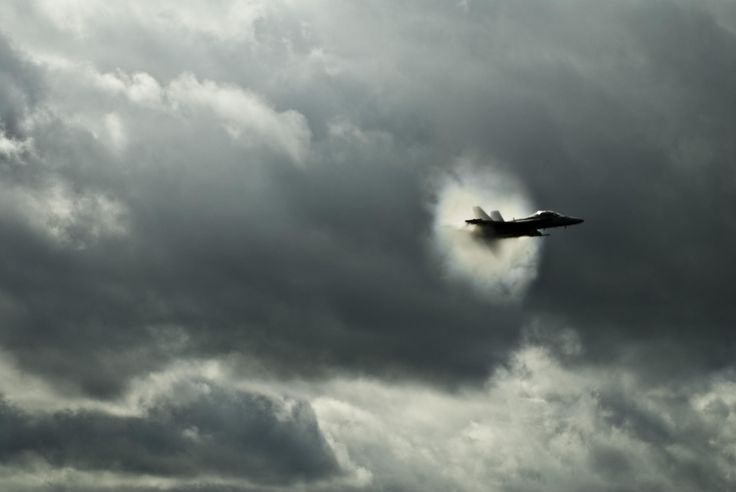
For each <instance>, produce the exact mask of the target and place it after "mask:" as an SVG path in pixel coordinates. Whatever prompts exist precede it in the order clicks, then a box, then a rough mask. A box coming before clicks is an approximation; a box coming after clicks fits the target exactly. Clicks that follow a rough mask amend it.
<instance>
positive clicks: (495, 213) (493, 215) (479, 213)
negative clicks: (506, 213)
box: [473, 207, 503, 222]
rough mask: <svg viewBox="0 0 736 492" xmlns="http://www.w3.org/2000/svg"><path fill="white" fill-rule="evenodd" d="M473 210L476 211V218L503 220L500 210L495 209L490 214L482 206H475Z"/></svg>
mask: <svg viewBox="0 0 736 492" xmlns="http://www.w3.org/2000/svg"><path fill="white" fill-rule="evenodd" d="M473 212H475V218H476V219H483V220H491V221H493V222H503V217H501V212H499V211H498V210H494V211H492V212H491V215H488V214H487V213H485V211H484V210H483V209H482V208H480V207H473Z"/></svg>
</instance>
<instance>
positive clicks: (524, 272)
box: [433, 158, 542, 301]
mask: <svg viewBox="0 0 736 492" xmlns="http://www.w3.org/2000/svg"><path fill="white" fill-rule="evenodd" d="M437 190H438V192H437V200H436V203H435V205H434V206H435V209H434V224H433V240H434V243H435V247H436V250H437V252H438V253H439V255H440V257H441V259H442V262H443V266H444V268H445V269H446V271H447V274H448V275H449V276H451V277H455V278H459V279H462V280H465V281H468V282H471V283H472V284H473V285H474V286H475V287H476V288H477V289H479V290H480V291H481V293H483V294H487V295H491V296H493V298H494V300H504V301H517V300H519V299H520V298H521V297H522V296H523V295H524V293H525V292H526V290H527V288H528V287H529V285H530V284H531V282H532V281H533V280H534V279H535V278H536V276H537V268H538V264H539V254H540V251H541V244H542V242H541V240H540V238H514V239H503V240H500V241H489V240H487V239H485V238H483V237H482V236H481V235H480V233H479V231H478V229H477V227H476V226H469V225H467V224H465V219H467V218H470V217H472V215H473V207H474V206H476V205H477V206H480V207H482V208H483V209H484V210H486V211H491V210H499V211H500V212H501V214H502V215H503V216H504V218H505V219H506V220H510V219H512V218H514V217H520V216H524V215H527V214H529V213H530V212H531V211H532V206H531V204H530V201H529V199H528V198H527V195H526V192H525V190H524V188H523V186H522V185H521V184H520V183H519V182H518V181H517V180H516V179H515V178H514V177H513V176H510V175H509V174H508V173H506V172H503V171H501V170H500V169H499V167H498V166H496V165H493V164H490V165H489V164H486V165H482V164H480V163H478V162H474V161H473V160H472V159H467V158H462V159H459V160H458V161H457V162H456V163H455V166H454V168H453V170H452V171H451V172H449V173H446V174H444V175H443V176H442V177H441V178H440V179H439V182H438V186H437Z"/></svg>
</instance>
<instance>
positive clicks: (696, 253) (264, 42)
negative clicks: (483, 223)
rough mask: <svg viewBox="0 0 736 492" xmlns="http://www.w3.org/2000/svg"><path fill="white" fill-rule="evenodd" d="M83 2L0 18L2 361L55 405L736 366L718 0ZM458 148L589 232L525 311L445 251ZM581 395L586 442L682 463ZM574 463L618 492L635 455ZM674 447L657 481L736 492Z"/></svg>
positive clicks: (640, 419)
mask: <svg viewBox="0 0 736 492" xmlns="http://www.w3.org/2000/svg"><path fill="white" fill-rule="evenodd" d="M54 5H57V6H54ZM77 7H78V8H75V9H71V8H65V7H64V5H63V3H55V4H52V3H49V2H8V3H5V4H4V5H3V6H2V7H0V11H2V13H3V18H5V19H8V21H7V23H6V26H5V27H4V29H5V36H6V39H3V40H2V41H0V65H2V67H3V71H2V74H0V118H1V121H2V134H0V239H1V241H0V323H2V329H0V345H1V346H2V349H3V350H4V351H5V352H6V353H7V354H8V356H9V357H10V358H11V359H12V360H13V361H14V362H15V363H16V364H17V365H18V367H19V368H21V370H22V371H26V372H28V373H32V374H34V375H38V376H40V377H42V378H44V379H45V380H47V381H49V382H50V383H51V384H53V385H55V387H56V388H57V389H58V391H59V392H63V393H65V394H68V395H71V396H72V397H82V396H86V397H91V398H98V399H104V400H107V401H115V400H116V399H118V398H122V397H124V395H125V394H126V390H127V389H128V388H129V386H130V384H131V382H132V381H135V380H137V378H142V377H145V376H146V375H147V374H150V373H151V372H152V371H157V370H160V369H161V368H163V367H166V366H168V365H169V364H171V363H174V362H175V361H178V360H180V359H182V358H213V359H217V358H222V357H228V358H229V360H231V361H232V362H233V364H234V366H236V367H238V368H239V371H240V374H241V375H243V377H252V376H254V375H257V376H258V377H261V376H264V375H267V376H268V377H274V378H277V379H278V378H285V379H287V380H293V379H294V378H302V377H303V378H306V379H308V380H310V381H313V382H314V381H320V380H322V379H323V378H328V377H329V378H331V377H347V376H345V375H346V374H348V375H351V376H360V375H367V376H371V377H379V378H382V379H383V380H385V381H387V384H388V383H390V382H394V381H395V380H400V381H407V380H409V381H414V382H418V381H422V382H423V383H430V384H439V385H444V387H446V388H447V387H451V388H453V389H459V388H461V387H463V386H464V385H466V384H471V385H478V384H481V383H482V382H483V381H485V380H486V378H487V376H488V374H489V373H492V372H493V371H494V370H495V371H499V370H503V368H504V367H506V365H508V363H509V356H510V354H512V353H513V352H514V350H517V349H518V347H519V346H520V344H521V342H522V341H523V340H524V339H525V337H526V338H527V339H529V338H531V339H533V340H535V341H536V342H538V343H544V344H546V345H547V346H548V347H549V349H550V350H553V351H556V353H557V354H558V356H559V357H561V358H562V359H563V360H564V361H565V363H567V364H570V367H575V368H578V369H581V370H583V369H585V370H587V369H590V368H591V367H594V368H595V367H603V368H611V369H612V368H616V367H619V366H620V365H625V366H626V367H629V368H631V371H632V373H631V374H632V376H631V377H633V378H635V379H637V381H638V382H639V383H641V384H642V385H643V386H642V388H644V387H645V386H646V385H645V384H644V382H645V381H646V384H648V385H651V387H652V388H657V387H658V386H657V385H664V386H665V387H669V386H668V385H671V384H672V383H673V381H674V382H676V383H677V384H682V385H683V386H686V387H687V388H688V389H689V390H692V391H694V392H697V390H699V389H701V386H702V385H704V384H705V383H704V381H706V380H707V378H708V375H709V374H711V373H712V372H713V371H719V370H724V369H727V368H728V367H729V366H731V365H732V364H733V362H732V357H731V354H732V352H733V348H734V344H733V343H734V337H733V335H732V334H731V332H732V329H731V325H732V322H733V319H734V317H735V316H734V315H735V314H736V313H734V307H733V302H732V300H731V295H730V287H731V279H732V278H733V277H734V273H736V272H734V267H733V265H732V262H729V261H728V258H730V255H731V251H732V250H733V249H734V247H736V230H734V228H735V227H736V225H735V223H734V221H733V220H732V219H731V217H730V211H731V210H733V208H734V205H735V203H734V197H736V189H735V188H734V183H736V180H734V179H733V178H734V176H733V168H734V167H733V166H732V165H731V164H733V160H734V155H735V154H734V150H735V149H734V144H733V128H734V118H735V117H734V114H736V113H734V111H733V109H734V108H733V106H734V96H733V94H732V90H731V87H733V86H734V83H733V82H734V76H735V75H734V74H736V71H734V66H733V65H734V61H733V59H732V58H733V57H732V53H733V52H734V48H736V46H734V43H735V41H734V39H735V38H734V32H735V31H734V29H735V27H734V26H736V22H735V21H734V19H736V15H735V13H734V10H733V7H732V6H731V5H730V4H729V3H727V2H720V1H717V0H714V1H708V2H698V3H695V2H692V1H685V0H683V1H655V2H644V1H632V2H628V1H626V2H624V1H620V2H612V3H608V4H606V5H605V6H602V5H597V4H593V3H592V2H584V1H580V0H565V1H561V2H556V3H554V4H550V3H549V2H542V1H530V2H509V1H488V2H472V1H471V2H460V3H458V4H457V5H455V4H453V3H451V2H450V3H447V2H429V3H427V2H421V5H420V4H419V3H412V2H409V3H402V4H401V5H396V4H395V2H393V3H392V2H383V3H381V2H379V3H372V4H370V5H363V4H355V5H351V4H344V3H337V2H330V1H316V2H313V3H308V4H306V3H305V4H300V5H287V4H282V3H281V2H268V3H263V4H259V3H253V2H251V3H244V2H243V3H241V2H232V3H228V4H227V8H225V7H223V9H221V10H220V11H213V10H211V9H209V8H207V7H206V6H204V4H192V5H190V6H189V7H188V8H180V6H179V5H178V3H174V2H172V3H167V2H161V3H158V2H157V4H156V5H155V6H143V5H136V4H122V3H121V4H116V5H115V6H111V7H109V8H106V9H101V8H99V6H98V5H96V4H94V3H89V4H84V5H79V6H77ZM468 155H470V156H473V160H474V162H475V163H476V164H477V166H478V172H477V175H478V182H482V180H483V176H485V174H486V173H487V172H491V171H493V172H496V171H497V172H499V173H502V174H506V175H509V176H511V177H513V179H514V180H515V181H518V183H520V184H521V187H522V188H523V190H524V192H525V193H526V194H527V195H528V196H527V197H525V198H526V201H524V200H521V201H520V200H518V199H519V198H520V197H515V198H516V199H517V200H516V202H518V203H528V204H529V205H528V206H529V207H532V205H533V206H535V207H540V208H542V207H543V208H551V209H557V210H559V211H561V212H565V213H570V214H574V215H580V216H582V217H584V218H585V219H586V223H585V224H584V225H582V226H580V227H577V228H574V229H570V230H569V231H564V232H563V231H561V232H559V233H557V232H555V233H554V234H553V237H550V238H545V239H544V248H543V249H541V250H540V251H541V252H540V253H539V255H538V256H534V257H533V259H534V261H531V262H527V263H525V269H526V270H524V272H523V275H522V276H523V278H522V280H523V282H521V284H520V285H521V287H519V289H517V290H518V291H519V292H520V293H521V294H522V295H520V296H519V299H518V302H516V303H508V302H501V301H499V300H498V297H497V296H496V295H491V294H489V293H488V292H489V291H488V290H486V291H484V290H483V289H480V290H479V289H478V288H477V286H478V285H487V284H488V278H487V276H488V272H489V271H493V269H492V268H485V269H482V268H478V269H473V268H472V265H471V266H468V265H466V266H465V270H464V271H465V273H466V275H465V277H463V276H462V275H460V276H453V275H448V274H447V270H446V268H445V266H446V265H444V264H443V263H442V261H440V259H438V257H437V251H436V244H434V243H433V239H432V238H433V232H434V229H433V227H434V224H435V219H436V217H435V216H434V213H435V211H436V210H438V208H437V207H436V205H437V203H438V202H441V198H442V196H438V194H441V193H442V190H441V189H439V188H438V186H437V183H438V182H442V179H441V177H446V176H453V175H456V174H457V172H458V169H457V163H458V162H459V161H461V160H462V158H463V157H464V156H468ZM491 163H492V166H493V167H494V169H493V170H491V168H490V166H491ZM470 174H471V175H470V176H467V177H466V178H464V179H467V180H469V181H472V180H473V173H470ZM438 177H439V178H438ZM507 198H508V197H504V200H506V199H507ZM487 201H489V202H491V201H493V197H488V199H487ZM511 201H512V202H513V201H514V200H511ZM483 205H484V206H487V207H489V208H492V207H493V204H492V203H487V204H485V203H484V204H483ZM503 211H504V210H502V212H503ZM531 211H532V210H529V212H531ZM468 212H469V211H468ZM485 266H487V265H485ZM509 271H510V272H512V273H515V274H518V273H519V269H513V268H511V269H510V270H509ZM468 272H470V273H468ZM468 279H470V281H468ZM517 284H518V282H517V283H514V278H513V276H512V275H511V274H509V277H507V278H504V282H501V283H500V285H502V286H508V285H517ZM560 330H563V333H568V334H569V333H577V336H578V338H576V339H575V343H576V344H577V345H576V348H575V350H571V349H570V345H569V344H568V343H566V342H564V343H563V342H560V341H559V339H558V337H557V334H558V332H559V331H560ZM520 384H521V383H520ZM599 403H600V405H601V408H602V409H603V408H604V409H605V411H606V412H609V413H608V414H607V415H608V416H607V418H606V419H603V420H601V423H600V428H599V429H597V431H598V432H609V431H611V430H612V429H613V430H617V429H618V430H622V431H625V432H627V433H630V434H632V435H634V436H636V438H637V439H638V440H639V441H641V442H645V443H648V444H647V445H648V446H653V447H654V446H661V447H668V446H670V447H671V446H673V445H675V446H680V447H683V448H687V446H686V444H685V442H686V440H685V439H682V438H675V437H674V436H675V435H679V436H681V435H682V434H680V433H679V432H680V431H681V430H682V429H672V428H670V427H667V426H666V425H664V424H663V422H665V421H666V419H662V418H661V416H652V415H650V414H648V413H647V411H646V409H645V408H643V407H641V406H640V405H638V404H637V402H636V401H631V398H630V397H629V396H628V395H621V394H618V393H615V392H613V393H612V394H606V395H603V396H601V397H600V400H599ZM667 404H668V405H670V408H672V409H677V408H680V407H679V405H680V402H677V401H670V402H667ZM218 405H219V403H218V404H213V408H215V407H218ZM662 406H663V407H665V406H667V405H664V404H662ZM8 408H10V409H11V410H8V412H10V414H13V415H15V414H17V412H15V410H13V409H12V408H13V407H8ZM13 412H15V413H13ZM18 415H20V414H18ZM153 417H154V415H153V414H151V415H149V416H148V418H149V419H150V418H153ZM13 418H17V419H20V420H19V422H21V423H23V422H26V423H27V422H29V421H30V420H29V419H30V417H27V416H26V417H18V416H16V417H13ZM70 418H71V417H70ZM74 418H81V417H79V416H75V417H74ZM96 418H103V417H100V416H97V417H96ZM104 418H105V419H112V417H109V416H105V417H104ZM157 418H158V417H157ZM177 418H179V417H177ZM48 422H51V420H48ZM54 422H55V421H54ZM65 422H66V421H65ZM75 422H76V421H75ZM111 422H112V421H111ZM115 422H118V424H119V423H120V422H122V420H116V421H115ZM136 422H138V421H136ZM678 422H682V423H683V424H682V425H685V426H687V424H686V423H685V422H689V420H688V419H686V418H684V417H683V420H678ZM118 424H115V425H118ZM23 425H26V424H23ZM28 425H30V424H28ZM53 425H55V424H53ZM53 425H52V424H51V423H48V426H49V428H51V427H52V426H53ZM59 425H61V424H59ZM63 425H71V424H69V423H68V422H67V423H64V424H63ZM74 425H77V424H74ZM85 425H86V424H85ZM120 425H122V424H120ZM131 425H143V424H131ZM154 430H155V429H154ZM693 432H695V431H693ZM709 435H710V434H709ZM113 437H114V436H113ZM699 439H701V438H700V437H698V438H694V440H693V441H692V442H693V445H692V447H691V448H688V449H691V450H692V449H697V450H700V451H701V452H703V453H705V452H706V451H704V450H705V449H706V448H707V446H705V445H704V444H702V443H703V442H705V441H703V440H699ZM673 443H674V444H673ZM547 444H549V443H547ZM699 446H700V447H699ZM226 447H227V446H226ZM62 448H63V446H61V445H59V449H60V451H59V452H60V453H62V452H63V449H62ZM377 448H378V449H381V446H377ZM228 449H229V448H228ZM678 449H680V448H678ZM589 451H590V453H589V458H590V466H592V467H593V468H594V469H596V470H599V471H600V473H601V474H602V475H603V476H608V477H609V479H610V477H614V476H615V475H617V474H620V473H623V470H626V469H627V467H631V466H634V465H632V462H631V460H628V459H627V458H626V454H625V453H622V451H621V449H620V448H618V447H616V446H615V445H614V444H611V443H603V444H601V445H600V446H598V445H592V446H591V448H590V450H589ZM62 454H63V453H62ZM676 455H677V453H674V454H673V452H672V451H671V450H670V451H666V452H665V451H663V452H662V453H660V454H658V455H657V456H659V458H657V459H659V460H660V461H658V462H657V463H659V464H662V467H663V468H661V469H665V468H664V467H665V465H664V464H666V463H675V464H676V465H677V466H679V465H682V466H683V469H684V470H685V471H684V472H683V477H684V476H687V477H691V478H692V481H691V482H688V481H687V480H689V479H685V478H683V483H691V484H692V487H693V488H696V485H697V486H701V487H702V488H704V489H707V488H710V489H718V488H719V487H722V486H723V484H724V483H727V482H724V481H723V480H724V479H723V478H722V476H721V475H719V474H720V473H721V472H720V471H719V470H720V469H718V470H714V469H713V468H712V467H710V465H708V464H707V463H701V462H699V464H697V465H693V467H688V466H686V464H683V462H679V461H676V460H677V459H679V458H677V456H679V455H677V456H676ZM652 459H654V458H652ZM668 460H670V461H668ZM671 460H675V461H671ZM154 461H155V460H154ZM159 465H160V464H159ZM159 465H157V466H159ZM676 465H671V466H676ZM105 466H106V465H105ZM105 466H103V465H100V467H99V468H100V469H104V468H105ZM161 466H163V465H160V466H159V468H161ZM657 466H659V465H657ZM655 468H656V467H655ZM161 469H163V468H161ZM656 469H657V470H660V468H656ZM387 470H389V469H388V468H386V469H384V472H386V473H388V474H394V473H396V474H399V473H400V470H395V469H391V470H389V471H387ZM411 473H413V472H409V474H411ZM416 473H420V472H419V471H417V472H416ZM519 473H520V474H523V473H525V472H523V470H522V471H520V472H519ZM530 473H531V472H530ZM538 473H542V474H544V471H541V472H538ZM550 473H551V472H550ZM527 478H528V479H529V480H530V481H533V480H534V474H533V473H532V474H531V475H529V476H528V477H527ZM596 480H597V479H596ZM450 482H451V480H450ZM655 482H656V480H655ZM397 483H400V485H397V487H400V488H401V487H404V488H406V489H412V488H420V487H422V486H423V485H422V484H421V482H414V481H412V480H409V479H407V481H405V482H401V480H399V482H397ZM524 483H526V485H519V487H520V489H524V487H525V486H528V483H527V482H524ZM596 483H598V482H596ZM647 483H649V482H647ZM605 484H606V486H608V485H610V482H608V481H606V482H605ZM449 485H450V484H449V483H448V487H449ZM572 485H575V484H572ZM572 485H571V484H569V483H566V485H565V486H570V487H572ZM588 485H590V484H588ZM577 486H579V487H584V486H585V484H583V485H580V484H578V485H577ZM529 487H531V486H529ZM570 487H568V488H567V489H566V490H569V489H570ZM602 487H603V488H605V486H602ZM621 487H622V490H626V489H625V485H622V486H621ZM632 487H633V485H632ZM652 487H654V485H653V486H652ZM573 488H574V487H573Z"/></svg>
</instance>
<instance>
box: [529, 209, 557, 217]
mask: <svg viewBox="0 0 736 492" xmlns="http://www.w3.org/2000/svg"><path fill="white" fill-rule="evenodd" d="M534 216H535V217H559V216H560V214H558V213H557V212H553V211H552V210H537V211H536V212H534Z"/></svg>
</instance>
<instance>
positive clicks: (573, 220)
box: [570, 217, 585, 225]
mask: <svg viewBox="0 0 736 492" xmlns="http://www.w3.org/2000/svg"><path fill="white" fill-rule="evenodd" d="M583 222H585V221H584V220H583V219H580V218H578V217H570V225H575V224H582V223H583Z"/></svg>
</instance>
